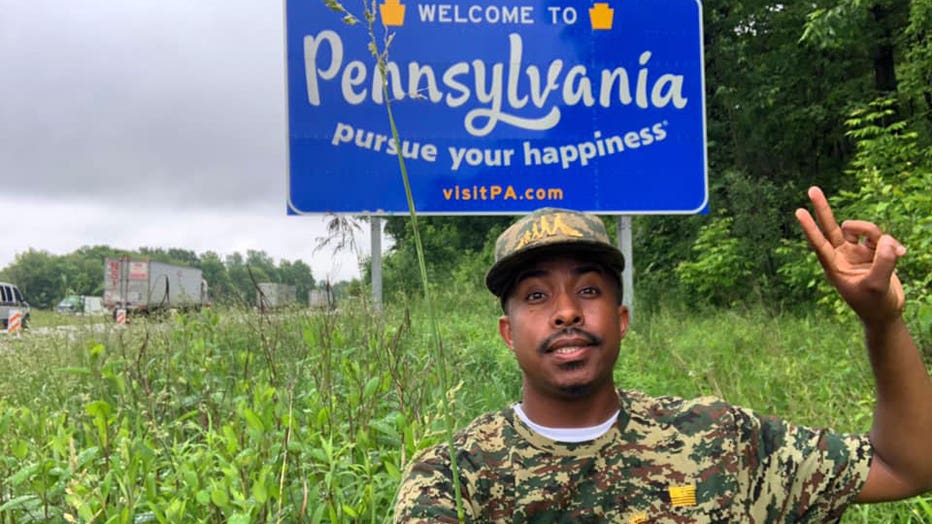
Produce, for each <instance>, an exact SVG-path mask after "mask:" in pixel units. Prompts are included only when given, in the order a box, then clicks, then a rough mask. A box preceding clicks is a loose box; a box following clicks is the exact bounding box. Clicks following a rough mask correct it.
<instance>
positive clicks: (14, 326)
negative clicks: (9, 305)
mask: <svg viewBox="0 0 932 524" xmlns="http://www.w3.org/2000/svg"><path fill="white" fill-rule="evenodd" d="M22 329H23V312H22V311H21V310H19V309H11V310H10V318H9V319H8V320H7V323H6V332H7V333H9V334H11V335H12V334H14V333H19V332H20V331H22Z"/></svg>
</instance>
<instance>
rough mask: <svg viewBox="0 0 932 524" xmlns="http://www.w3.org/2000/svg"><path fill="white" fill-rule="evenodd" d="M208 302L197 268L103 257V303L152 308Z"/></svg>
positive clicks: (195, 306)
mask: <svg viewBox="0 0 932 524" xmlns="http://www.w3.org/2000/svg"><path fill="white" fill-rule="evenodd" d="M208 305H210V298H209V295H208V293H207V282H205V281H204V278H203V275H202V273H201V270H200V269H197V268H193V267H187V266H179V265H175V264H166V263H164V262H156V261H154V260H131V259H129V258H128V257H122V258H109V257H108V258H105V259H104V306H105V307H106V308H107V309H109V310H111V311H115V310H117V309H121V308H123V309H126V310H127V312H139V313H142V312H153V311H158V310H163V309H200V308H201V307H205V306H208Z"/></svg>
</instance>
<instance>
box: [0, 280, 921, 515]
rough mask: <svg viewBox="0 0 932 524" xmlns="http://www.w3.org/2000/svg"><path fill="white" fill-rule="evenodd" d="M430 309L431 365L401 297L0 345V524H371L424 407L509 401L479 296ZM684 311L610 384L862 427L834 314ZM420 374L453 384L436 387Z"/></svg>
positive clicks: (864, 371)
mask: <svg viewBox="0 0 932 524" xmlns="http://www.w3.org/2000/svg"><path fill="white" fill-rule="evenodd" d="M437 298H438V300H437V301H436V304H437V308H438V309H439V311H436V312H435V314H439V315H440V316H441V318H443V319H445V320H444V323H443V326H442V328H443V332H444V344H445V349H446V352H445V358H446V360H444V361H442V362H441V361H438V360H437V358H436V354H435V352H434V351H433V348H432V341H431V334H430V332H429V329H428V328H427V327H426V318H427V317H426V315H427V314H428V313H427V311H426V309H425V306H424V304H423V302H422V301H420V300H414V301H411V302H409V303H400V302H399V303H387V304H386V306H385V308H384V309H383V310H381V311H375V310H372V309H369V308H368V306H367V305H366V303H365V302H353V301H348V302H346V303H344V304H343V305H342V306H341V308H340V310H339V311H337V312H307V311H291V312H289V313H287V314H283V315H276V316H274V317H269V316H262V315H260V314H258V313H257V312H255V311H254V310H245V309H244V310H238V309H226V308H215V309H214V310H213V311H209V312H208V311H205V312H202V313H200V314H193V315H179V316H177V317H175V318H171V319H166V320H165V321H164V322H161V323H156V322H150V321H147V320H143V319H138V320H135V321H134V322H132V323H131V324H130V325H128V326H127V327H125V328H121V329H118V328H116V327H114V326H113V325H112V324H109V323H108V324H106V325H103V326H100V325H98V326H91V325H86V326H75V327H74V328H72V329H70V330H69V331H68V332H67V336H66V335H65V334H58V333H57V332H55V331H50V332H49V333H46V334H37V333H32V334H29V336H24V337H20V338H16V339H3V340H2V341H0V522H36V521H39V522H64V521H69V520H70V521H76V522H90V521H94V522H127V523H129V522H166V523H170V522H333V523H338V522H361V521H365V522H389V521H390V519H391V517H392V515H391V507H392V502H393V500H394V497H395V491H396V489H397V486H398V482H399V480H400V478H401V475H402V471H404V468H405V467H406V465H407V464H408V463H409V461H410V460H411V458H412V457H413V456H414V454H415V453H417V452H418V451H419V450H421V449H423V448H424V447H426V446H429V445H433V444H435V443H438V442H442V441H443V440H444V432H445V423H444V422H443V420H442V418H441V416H440V413H441V403H443V402H448V400H449V406H450V407H451V408H452V410H453V414H454V417H455V420H457V426H458V427H462V426H464V425H465V424H466V423H468V421H469V420H471V419H472V418H473V417H475V416H477V415H478V414H480V413H483V412H486V411H489V410H494V409H499V408H501V407H504V406H507V405H508V404H510V403H512V402H514V401H515V400H517V399H518V398H519V395H520V385H521V379H520V370H519V369H518V367H517V365H516V363H515V362H514V358H513V356H512V355H511V353H510V352H509V351H508V350H507V348H506V347H505V346H504V344H503V343H502V342H501V341H500V340H499V339H498V335H497V333H496V330H495V318H496V317H497V316H498V315H499V313H500V312H499V310H498V304H497V302H496V301H495V299H494V297H492V296H491V295H490V294H489V293H488V292H487V291H485V290H472V291H470V290H468V289H465V288H463V287H459V286H451V287H449V288H445V289H442V290H439V291H438V297H437ZM699 311H700V312H701V314H696V313H697V309H695V308H692V309H690V310H672V309H662V310H660V311H658V312H657V313H656V314H653V315H641V316H639V317H638V321H637V322H636V323H635V325H634V326H632V329H631V331H630V333H629V335H628V337H627V338H626V339H625V340H624V341H623V343H622V356H621V358H620V361H619V364H618V369H617V370H616V376H617V378H618V382H619V383H620V384H622V385H623V386H624V387H629V388H635V389H641V390H644V391H647V392H648V393H651V394H677V395H682V396H686V397H692V396H697V395H707V394H713V395H719V396H723V397H724V398H726V399H729V400H730V401H732V402H735V403H736V404H739V405H743V406H747V407H750V408H753V409H757V410H759V411H761V412H764V413H773V414H779V415H782V416H785V417H787V418H788V419H790V420H793V421H795V422H799V423H805V424H811V425H818V426H825V425H827V426H831V427H834V428H835V429H838V430H842V431H864V430H866V429H867V427H868V426H869V420H870V416H871V404H872V395H873V393H872V388H871V380H870V370H869V365H868V362H867V358H866V356H865V355H864V354H863V350H862V343H861V339H860V337H861V332H860V328H859V327H858V325H857V323H856V322H854V321H853V320H852V319H847V320H843V321H841V322H839V321H836V320H835V319H834V318H831V317H828V318H826V317H821V318H819V319H817V318H816V317H812V316H807V315H800V316H789V315H773V314H771V313H770V312H765V311H762V310H750V311H749V312H747V313H740V314H739V313H733V312H732V313H728V312H716V311H714V310H701V309H700V310H699ZM723 325H727V326H729V329H727V330H722V329H721V326H723ZM440 366H447V367H448V369H451V370H468V373H458V374H457V375H456V379H455V381H456V383H455V384H452V385H451V387H450V391H445V390H444V388H442V387H441V386H440V379H439V375H438V373H439V370H438V368H439V367H440ZM735 370H738V372H736V371H735ZM930 502H932V501H930V499H929V498H928V497H926V498H916V499H912V500H910V501H905V502H901V503H898V504H885V505H882V506H874V505H870V506H860V507H856V508H853V509H852V510H850V511H849V512H848V514H847V515H846V517H845V519H844V520H843V522H845V523H853V522H919V521H921V520H917V518H918V517H916V515H923V513H917V512H921V511H926V513H925V515H928V512H927V508H928V505H929V503H930ZM924 508H925V509H924ZM910 519H913V520H910Z"/></svg>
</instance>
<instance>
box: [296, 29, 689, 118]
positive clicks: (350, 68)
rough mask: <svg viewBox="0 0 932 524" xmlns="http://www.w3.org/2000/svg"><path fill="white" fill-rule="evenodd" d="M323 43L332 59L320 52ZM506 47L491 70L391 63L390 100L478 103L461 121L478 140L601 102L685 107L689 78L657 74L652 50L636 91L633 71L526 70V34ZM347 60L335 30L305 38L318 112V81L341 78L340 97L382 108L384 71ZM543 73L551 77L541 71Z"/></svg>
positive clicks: (478, 63)
mask: <svg viewBox="0 0 932 524" xmlns="http://www.w3.org/2000/svg"><path fill="white" fill-rule="evenodd" d="M325 43H326V45H327V47H329V51H330V52H329V53H326V52H324V53H321V49H322V48H324V45H323V44H325ZM508 43H509V50H508V62H507V64H503V63H501V62H497V63H493V64H486V63H485V62H484V61H482V60H481V59H478V58H476V59H473V60H472V61H460V62H456V63H453V64H451V65H450V66H449V67H447V68H446V70H444V71H441V72H437V71H435V70H434V68H433V67H432V66H430V65H427V64H420V63H418V62H416V61H411V62H408V64H407V69H406V71H405V70H404V69H403V68H402V66H400V65H399V64H397V63H396V62H389V63H387V64H386V67H385V71H386V73H385V75H386V79H387V85H388V91H389V96H390V97H391V98H392V100H402V99H404V98H406V97H408V98H412V99H418V100H428V101H430V103H433V104H444V105H446V106H447V107H449V108H451V109H452V108H458V107H461V106H464V105H467V104H469V103H472V104H473V105H479V106H480V107H476V108H474V109H471V110H469V111H468V112H467V113H466V116H465V120H464V122H463V124H464V126H465V128H466V130H467V131H468V132H469V133H470V134H471V135H473V136H477V137H481V136H486V135H488V134H489V133H491V132H492V131H493V130H494V129H495V126H496V125H498V123H499V122H502V123H504V124H507V125H511V126H514V127H518V128H522V129H527V130H532V131H544V130H548V129H552V128H553V127H554V126H556V125H557V124H558V123H559V122H560V116H561V113H560V106H575V105H578V104H583V105H585V106H586V107H591V106H593V105H595V104H596V103H598V104H599V105H600V106H601V107H604V108H609V107H611V106H612V105H613V104H614V103H616V102H617V103H619V104H621V105H626V106H627V105H631V104H632V103H633V104H634V105H635V106H636V107H638V108H641V109H648V108H665V107H667V106H668V105H671V104H672V106H673V107H674V108H676V109H683V108H684V107H686V103H687V99H686V98H685V97H684V96H683V83H684V76H683V75H678V74H673V73H662V74H660V75H659V76H656V75H651V74H650V73H649V70H648V67H647V64H648V62H649V61H650V59H651V52H650V51H644V52H642V53H641V55H640V56H639V58H638V64H639V65H640V68H639V69H638V71H637V78H636V81H635V82H634V85H632V82H631V78H630V76H629V74H628V71H627V70H626V69H625V68H623V67H616V68H614V69H602V70H601V72H598V74H597V75H593V76H590V72H589V71H588V70H587V69H586V66H585V65H581V64H577V65H573V66H571V67H569V68H568V69H567V70H566V71H565V72H564V62H563V60H561V59H554V60H552V61H551V62H550V63H549V64H548V65H547V66H546V68H539V67H538V66H536V65H528V66H526V67H525V66H523V64H522V54H523V42H522V39H521V35H519V34H516V33H512V34H510V35H509V36H508ZM318 55H320V56H321V57H327V56H328V55H329V62H328V61H327V60H326V58H324V60H322V62H324V63H318ZM343 57H344V50H343V40H342V39H341V38H340V35H338V34H337V33H336V32H334V31H331V30H323V31H321V32H319V33H318V34H317V35H316V36H312V35H306V36H305V37H304V67H305V81H306V86H307V99H308V102H309V103H310V104H311V105H312V106H319V105H320V104H321V103H322V101H321V91H320V81H321V80H324V81H328V80H334V79H336V78H338V77H339V82H340V92H341V94H342V96H343V100H344V101H345V102H346V103H349V104H353V105H357V104H362V103H363V102H365V101H366V99H370V100H371V101H372V102H374V103H376V104H381V103H383V94H382V89H381V86H382V82H383V78H382V73H381V72H379V70H378V68H377V67H375V66H374V65H372V66H371V67H372V70H371V71H370V70H369V68H368V66H367V64H366V63H365V62H363V61H362V60H352V61H349V62H347V63H346V64H344V63H343ZM506 67H507V73H506ZM542 69H544V70H545V72H543V73H542ZM404 73H406V75H405V74H404ZM405 80H407V84H406V83H405ZM519 84H524V85H526V86H527V89H526V91H522V90H521V89H520V86H519ZM474 95H475V101H473V96H474ZM557 97H559V98H558V99H556V100H554V98H557ZM528 103H530V105H531V106H533V107H534V108H536V109H537V110H538V111H536V112H533V113H535V114H532V115H530V116H529V115H527V114H526V113H529V112H532V111H529V110H524V111H523V112H522V114H521V115H518V114H516V112H517V111H521V110H523V109H524V108H525V107H528ZM467 107H469V106H467ZM529 109H530V108H529Z"/></svg>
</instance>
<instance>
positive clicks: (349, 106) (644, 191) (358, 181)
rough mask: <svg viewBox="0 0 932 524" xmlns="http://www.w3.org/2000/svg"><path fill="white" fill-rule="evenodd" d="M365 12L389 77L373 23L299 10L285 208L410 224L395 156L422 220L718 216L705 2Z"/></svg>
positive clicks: (449, 5) (291, 11)
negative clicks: (394, 134)
mask: <svg viewBox="0 0 932 524" xmlns="http://www.w3.org/2000/svg"><path fill="white" fill-rule="evenodd" d="M365 3H366V4H370V5H374V6H376V7H377V12H376V13H375V16H376V18H375V27H376V28H377V29H376V33H377V41H378V43H379V46H380V47H381V46H382V44H383V42H384V40H383V39H384V37H385V32H386V31H387V33H388V34H392V35H393V37H392V39H391V43H390V45H389V48H388V60H387V63H386V66H385V68H384V69H385V72H384V76H383V73H382V72H380V70H379V68H378V67H377V65H376V61H375V59H374V58H373V56H372V54H371V53H370V51H369V46H370V36H369V34H368V27H367V24H366V23H365V19H364V18H363V13H361V12H360V13H353V14H355V15H356V16H358V17H359V18H360V20H361V21H362V22H361V23H359V24H356V25H347V24H344V23H343V21H342V15H340V14H338V13H336V12H334V11H332V10H330V9H329V8H327V7H326V5H325V4H324V2H323V0H287V1H286V4H285V15H286V48H287V69H288V72H287V84H288V85H287V89H288V126H289V127H288V132H289V141H288V146H289V155H288V157H289V177H288V182H289V196H288V210H289V213H291V214H304V213H324V212H334V213H374V214H394V213H407V212H408V204H407V199H406V197H405V192H404V185H403V183H402V178H401V174H400V170H399V163H398V159H397V157H396V153H397V147H400V149H401V151H402V153H403V155H404V158H405V163H406V166H407V169H408V174H409V177H410V180H411V185H412V191H413V194H414V201H415V206H416V209H417V210H418V211H419V212H421V213H426V214H517V213H521V212H524V211H528V210H532V209H536V208H539V207H544V206H554V207H565V208H572V209H578V210H587V211H596V212H600V213H605V214H615V213H617V214H645V213H696V212H700V211H701V210H702V209H703V208H704V207H705V205H706V200H707V196H708V183H707V168H706V144H705V96H704V79H703V57H702V13H701V5H700V2H699V1H698V0H614V1H609V2H594V3H581V2H572V1H568V0H564V1H563V2H559V1H544V0H538V1H533V0H512V1H505V2H501V1H499V2H480V1H478V0H474V1H472V2H469V1H467V2H456V1H453V2H445V3H444V2H432V1H426V0H378V2H377V3H372V2H365ZM361 4H363V2H357V1H354V0H344V5H345V6H346V7H347V9H348V10H350V12H352V11H353V9H354V8H358V7H359V6H360V5H361ZM383 83H387V97H388V99H389V102H390V104H391V108H392V111H393V113H394V116H395V120H396V123H397V126H398V130H399V134H400V139H401V142H400V146H396V144H395V143H394V141H393V140H392V138H391V131H390V126H389V123H388V117H387V113H386V110H385V109H386V108H385V96H386V95H385V93H384V92H383V89H382V85H383Z"/></svg>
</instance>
